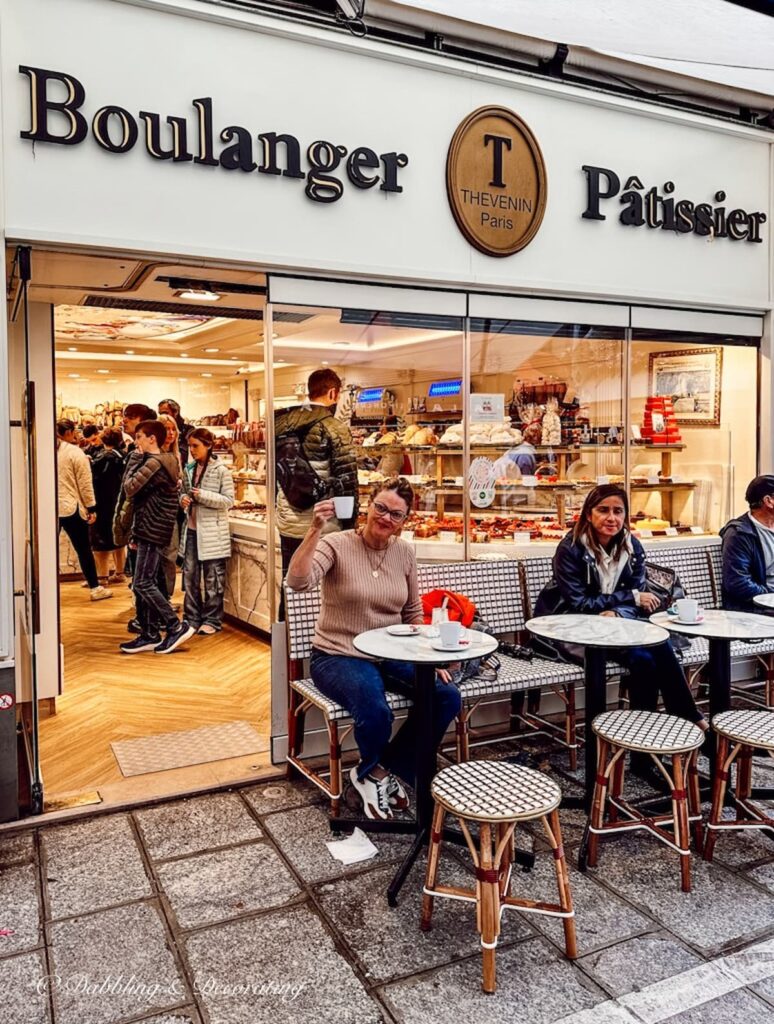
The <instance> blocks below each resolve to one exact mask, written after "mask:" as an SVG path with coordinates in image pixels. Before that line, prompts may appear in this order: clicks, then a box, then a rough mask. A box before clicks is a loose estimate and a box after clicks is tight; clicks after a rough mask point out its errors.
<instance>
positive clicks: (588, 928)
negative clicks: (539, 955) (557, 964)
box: [506, 853, 656, 954]
mask: <svg viewBox="0 0 774 1024" xmlns="http://www.w3.org/2000/svg"><path fill="white" fill-rule="evenodd" d="M567 867H568V870H569V876H570V892H571V893H572V899H573V907H574V909H575V934H576V937H577V940H578V952H579V953H580V954H583V953H590V952H591V951H592V950H594V949H598V948H599V947H600V946H609V945H610V944H611V943H613V942H617V941H619V940H620V939H626V938H628V937H629V936H632V935H638V934H640V933H642V932H646V931H651V930H653V929H654V928H655V927H656V925H655V924H654V922H653V921H652V920H651V919H650V918H649V917H646V916H645V915H643V914H640V913H638V912H637V911H636V910H635V909H634V908H633V907H632V906H631V905H630V904H628V903H625V902H624V901H623V900H621V899H618V897H617V896H614V895H613V894H612V893H610V892H607V891H605V890H604V889H602V888H601V886H600V885H599V883H598V882H597V881H596V880H595V879H594V877H593V876H592V875H591V873H590V872H588V873H586V874H582V873H581V872H580V871H578V869H577V868H576V866H575V862H574V859H572V858H568V861H567ZM511 893H512V895H513V896H516V897H523V898H525V899H531V900H541V901H545V902H547V903H557V902H558V900H559V892H558V889H557V884H556V870H555V868H554V858H553V856H552V855H551V854H549V853H543V854H539V855H538V856H537V857H536V858H535V866H534V868H533V869H532V871H530V872H528V873H526V874H524V873H522V872H520V871H516V872H514V874H513V878H512V880H511ZM515 913H517V912H516V911H506V914H507V915H508V916H513V915H514V914H515ZM525 916H526V917H527V919H528V921H529V923H530V924H531V925H532V927H533V928H536V929H537V930H538V931H540V932H542V933H543V934H544V935H548V936H549V937H550V938H551V939H552V940H553V941H554V942H555V943H556V944H557V945H558V946H559V947H560V948H561V949H564V927H563V925H562V922H561V921H560V920H558V919H557V918H555V917H546V916H545V915H541V914H529V915H525Z"/></svg>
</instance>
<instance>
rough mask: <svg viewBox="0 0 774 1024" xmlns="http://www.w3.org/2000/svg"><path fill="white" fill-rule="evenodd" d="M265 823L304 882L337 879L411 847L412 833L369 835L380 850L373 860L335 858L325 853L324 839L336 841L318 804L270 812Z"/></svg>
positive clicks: (398, 856) (328, 820)
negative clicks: (354, 861)
mask: <svg viewBox="0 0 774 1024" xmlns="http://www.w3.org/2000/svg"><path fill="white" fill-rule="evenodd" d="M265 825H266V828H267V829H268V831H269V832H270V833H271V835H272V836H273V838H274V840H275V842H276V843H277V845H278V846H279V847H280V849H281V850H282V852H283V853H284V854H285V856H286V857H287V858H288V860H289V861H290V862H291V864H292V865H293V867H294V868H295V869H296V871H298V873H299V875H301V877H302V878H303V879H304V880H305V881H306V882H321V881H323V880H325V879H328V878H340V877H342V876H343V875H351V874H354V873H356V872H359V871H362V870H363V868H368V866H369V865H371V866H373V867H376V866H377V865H378V864H380V863H381V862H383V861H385V860H388V859H390V860H394V859H395V858H400V857H403V856H404V855H405V854H406V853H408V851H409V849H410V848H411V843H412V841H413V836H411V835H406V836H401V835H371V836H370V837H369V838H370V839H371V842H372V843H373V844H374V846H376V847H377V849H378V850H379V853H378V854H377V856H376V857H374V859H373V860H371V861H368V862H365V863H364V862H361V863H359V864H352V865H350V866H349V867H348V866H346V865H345V864H342V863H341V862H340V861H338V860H335V859H334V858H333V857H332V856H331V854H330V853H329V852H328V847H327V846H326V845H325V843H326V842H328V841H331V840H335V839H336V836H335V834H334V833H332V832H331V829H330V819H329V817H328V812H327V811H326V810H324V809H323V808H321V807H300V808H298V809H296V810H291V811H283V812H281V813H279V814H272V815H270V816H269V817H268V818H266V819H265Z"/></svg>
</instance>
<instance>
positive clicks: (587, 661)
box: [526, 615, 669, 810]
mask: <svg viewBox="0 0 774 1024" xmlns="http://www.w3.org/2000/svg"><path fill="white" fill-rule="evenodd" d="M526 625H527V629H528V630H529V631H530V633H534V634H535V636H539V637H543V639H545V640H556V641H560V642H561V643H566V644H577V645H578V646H579V647H583V649H584V651H583V654H584V657H583V665H584V673H585V677H586V727H585V731H586V787H585V788H586V793H585V798H584V806H585V809H586V810H588V809H589V808H590V807H591V800H592V797H593V795H594V782H595V780H596V776H597V738H596V736H595V735H594V732H593V730H592V728H591V723H592V722H593V721H594V719H595V718H596V717H597V715H601V714H602V713H603V712H604V711H606V710H607V655H608V652H609V651H611V650H615V649H616V648H618V649H620V648H622V647H655V646H656V645H657V644H663V643H664V642H665V641H666V640H668V639H669V634H668V633H667V632H666V630H664V629H661V628H660V627H659V626H654V625H653V624H652V623H650V622H647V621H646V620H644V619H624V618H621V617H619V616H616V617H615V618H613V617H612V616H608V615H540V616H539V617H538V618H536V619H530V620H529V621H528V622H527V624H526ZM572 803H573V801H571V800H570V799H565V800H564V804H565V806H572Z"/></svg>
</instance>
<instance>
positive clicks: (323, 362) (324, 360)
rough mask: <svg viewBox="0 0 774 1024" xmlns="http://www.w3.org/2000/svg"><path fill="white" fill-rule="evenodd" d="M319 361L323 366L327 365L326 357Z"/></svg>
mask: <svg viewBox="0 0 774 1024" xmlns="http://www.w3.org/2000/svg"><path fill="white" fill-rule="evenodd" d="M320 361H321V363H322V365H323V366H327V365H328V360H327V359H322V360H320Z"/></svg>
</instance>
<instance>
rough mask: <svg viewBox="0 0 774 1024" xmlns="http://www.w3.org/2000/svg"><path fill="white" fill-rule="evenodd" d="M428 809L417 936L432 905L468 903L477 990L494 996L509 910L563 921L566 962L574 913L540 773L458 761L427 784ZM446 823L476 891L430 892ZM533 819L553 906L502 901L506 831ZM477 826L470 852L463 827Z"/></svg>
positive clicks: (555, 798)
mask: <svg viewBox="0 0 774 1024" xmlns="http://www.w3.org/2000/svg"><path fill="white" fill-rule="evenodd" d="M432 794H433V799H434V800H435V809H434V811H433V824H432V831H431V834H430V849H429V852H428V856H427V877H426V880H425V888H424V894H425V895H424V897H423V900H422V920H421V925H420V927H421V928H422V931H429V930H430V928H431V922H432V914H433V898H434V897H435V896H445V897H449V898H450V899H457V900H469V901H470V902H472V903H475V904H476V924H477V928H478V931H479V934H480V935H481V948H482V950H483V960H484V974H483V986H482V987H483V989H484V991H485V992H494V991H495V988H496V982H495V949H496V947H497V937H498V936H499V934H500V919H501V917H502V912H503V911H504V910H506V909H509V908H515V909H517V910H523V911H527V912H528V913H532V914H548V915H550V916H552V917H561V918H563V924H564V941H565V949H566V950H567V956H568V957H572V958H574V957H576V956H577V948H576V943H575V921H574V920H573V918H574V916H575V911H574V910H573V908H572V896H571V895H570V883H569V879H568V876H567V865H566V863H565V859H564V848H563V846H562V835H561V831H560V828H559V813H558V810H557V808H558V807H559V803H560V801H561V799H562V791H561V790H560V789H559V787H558V786H557V784H556V783H555V782H553V781H552V780H551V779H549V778H548V777H547V776H545V775H543V774H542V772H536V771H533V770H532V769H531V768H523V767H521V766H519V765H514V764H508V763H506V762H503V761H464V762H462V763H461V764H454V765H451V767H449V768H444V769H443V771H441V772H439V773H438V774H437V775H436V776H435V778H434V779H433V785H432ZM447 813H449V814H452V815H454V816H455V817H456V818H457V819H458V820H459V823H460V827H461V829H462V832H463V834H464V836H465V841H466V842H467V844H468V848H469V850H470V854H471V856H472V858H473V864H474V866H475V871H476V888H475V890H472V889H459V888H457V887H454V886H446V885H437V884H436V879H437V875H438V863H439V860H440V856H441V839H442V837H443V824H444V819H445V817H446V814H447ZM535 818H540V820H541V821H542V822H543V827H544V829H545V832H546V835H547V837H548V842H549V843H550V844H551V848H552V850H553V854H554V863H555V866H556V879H557V883H558V886H559V903H558V904H555V903H539V902H535V901H534V900H522V899H516V898H514V897H512V896H511V895H510V886H511V872H512V866H513V849H514V831H515V829H516V825H517V824H518V823H519V822H524V821H532V820H533V819H535ZM470 821H475V822H476V823H477V824H478V848H476V843H475V840H474V839H473V837H472V836H471V834H470V829H469V828H468V825H467V822H470Z"/></svg>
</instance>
